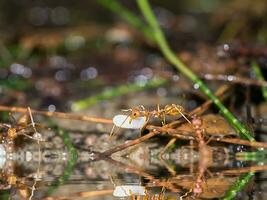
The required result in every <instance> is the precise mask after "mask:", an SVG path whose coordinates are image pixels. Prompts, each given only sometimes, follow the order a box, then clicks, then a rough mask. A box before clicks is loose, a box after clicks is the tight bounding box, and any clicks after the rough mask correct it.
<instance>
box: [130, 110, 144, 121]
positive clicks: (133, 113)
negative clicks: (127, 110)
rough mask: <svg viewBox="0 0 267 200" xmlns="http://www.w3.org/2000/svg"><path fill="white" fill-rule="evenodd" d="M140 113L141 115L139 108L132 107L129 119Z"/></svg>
mask: <svg viewBox="0 0 267 200" xmlns="http://www.w3.org/2000/svg"><path fill="white" fill-rule="evenodd" d="M140 115H141V113H140V110H138V109H133V110H132V112H131V114H130V117H131V119H136V118H137V117H139V116H140Z"/></svg>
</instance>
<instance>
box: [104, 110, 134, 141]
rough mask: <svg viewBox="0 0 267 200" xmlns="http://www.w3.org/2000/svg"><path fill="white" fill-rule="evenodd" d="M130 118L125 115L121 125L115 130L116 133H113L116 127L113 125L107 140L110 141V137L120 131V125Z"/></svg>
mask: <svg viewBox="0 0 267 200" xmlns="http://www.w3.org/2000/svg"><path fill="white" fill-rule="evenodd" d="M129 117H130V115H127V117H126V118H125V119H124V120H123V122H122V123H121V125H120V126H119V128H118V129H117V130H116V131H114V130H115V127H116V125H115V124H114V125H113V127H112V129H111V131H110V134H109V138H110V139H111V137H112V136H113V135H115V134H116V133H117V132H118V131H119V130H120V128H121V127H122V125H123V124H124V123H125V122H126V121H127V119H128V118H129ZM129 123H130V122H129Z"/></svg>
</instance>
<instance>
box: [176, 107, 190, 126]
mask: <svg viewBox="0 0 267 200" xmlns="http://www.w3.org/2000/svg"><path fill="white" fill-rule="evenodd" d="M172 106H173V107H174V108H175V109H176V110H177V111H178V112H179V113H180V114H181V115H182V116H183V118H184V119H185V120H186V121H187V122H188V123H189V124H191V121H190V120H189V119H188V118H187V117H186V116H185V115H184V114H183V113H182V112H181V110H180V109H179V108H178V107H177V106H176V105H175V104H172Z"/></svg>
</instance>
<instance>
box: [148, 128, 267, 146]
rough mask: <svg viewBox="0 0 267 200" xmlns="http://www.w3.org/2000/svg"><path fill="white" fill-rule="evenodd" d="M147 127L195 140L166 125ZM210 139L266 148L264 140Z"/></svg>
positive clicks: (176, 136)
mask: <svg viewBox="0 0 267 200" xmlns="http://www.w3.org/2000/svg"><path fill="white" fill-rule="evenodd" d="M147 129H148V130H150V129H153V130H157V131H159V132H160V133H167V134H169V135H171V136H172V137H175V138H178V139H182V140H196V138H195V137H193V136H190V135H188V136H187V135H182V134H180V131H177V130H175V129H172V128H166V127H159V126H152V125H149V126H147ZM210 140H211V141H217V142H225V143H231V144H241V145H245V146H250V147H255V148H260V147H261V148H267V143H264V142H250V141H248V140H242V139H239V138H210Z"/></svg>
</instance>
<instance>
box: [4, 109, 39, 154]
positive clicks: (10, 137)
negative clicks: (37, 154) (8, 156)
mask: <svg viewBox="0 0 267 200" xmlns="http://www.w3.org/2000/svg"><path fill="white" fill-rule="evenodd" d="M10 118H11V119H12V120H13V121H16V124H14V125H13V124H5V123H1V124H0V127H1V128H2V129H4V130H6V131H5V133H4V134H3V135H1V140H2V143H3V144H4V145H6V147H7V151H8V152H12V151H13V148H14V140H15V139H16V138H17V137H18V136H19V135H23V136H25V137H27V138H30V139H32V140H35V141H37V142H38V145H39V143H40V142H41V141H44V139H43V137H42V135H41V133H39V132H37V129H36V123H35V122H34V121H33V117H32V113H31V109H30V108H29V107H28V114H24V115H22V116H20V117H19V119H18V120H16V119H15V118H14V117H13V116H12V115H11V114H10ZM29 120H30V123H29ZM28 128H31V129H32V130H33V135H29V134H28V131H26V129H28Z"/></svg>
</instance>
